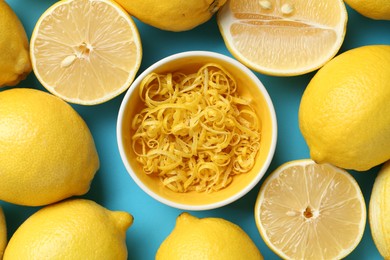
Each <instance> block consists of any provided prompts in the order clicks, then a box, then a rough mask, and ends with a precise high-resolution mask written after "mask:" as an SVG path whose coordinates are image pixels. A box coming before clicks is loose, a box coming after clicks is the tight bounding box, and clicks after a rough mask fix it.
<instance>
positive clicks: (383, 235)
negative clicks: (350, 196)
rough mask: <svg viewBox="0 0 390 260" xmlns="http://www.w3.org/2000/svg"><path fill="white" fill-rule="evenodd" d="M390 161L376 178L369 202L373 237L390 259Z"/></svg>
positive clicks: (381, 250) (381, 251) (385, 257)
mask: <svg viewBox="0 0 390 260" xmlns="http://www.w3.org/2000/svg"><path fill="white" fill-rule="evenodd" d="M389 216H390V161H388V162H387V163H385V164H384V165H383V166H382V168H381V170H380V171H379V173H378V176H377V177H376V179H375V182H374V186H373V188H372V193H371V198H370V204H369V222H370V228H371V234H372V238H373V239H374V242H375V245H376V247H377V248H378V250H379V252H380V254H381V255H382V256H383V258H384V259H390V221H389Z"/></svg>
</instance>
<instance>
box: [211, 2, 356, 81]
mask: <svg viewBox="0 0 390 260" xmlns="http://www.w3.org/2000/svg"><path fill="white" fill-rule="evenodd" d="M347 20H348V17H347V11H346V8H345V5H344V2H343V1H342V0H329V1H307V0H297V1H276V0H259V1H240V0H228V1H227V2H226V4H225V5H224V6H223V7H222V8H221V10H220V11H219V12H218V18H217V21H218V25H219V30H220V31H221V34H222V36H223V39H224V41H225V44H226V46H227V48H228V49H229V51H230V52H231V53H232V55H233V56H234V57H235V58H237V59H238V60H239V61H241V62H242V63H244V64H245V65H247V66H248V67H250V68H251V69H253V70H255V71H258V72H261V73H264V74H269V75H278V76H291V75H300V74H304V73H308V72H310V71H313V70H315V69H318V68H320V67H321V66H323V65H324V64H325V63H326V62H327V61H329V60H330V59H331V58H332V57H333V56H335V55H336V53H337V52H338V50H339V49H340V47H341V45H342V43H343V41H344V36H345V31H346V24H347Z"/></svg>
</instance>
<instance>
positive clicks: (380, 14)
mask: <svg viewBox="0 0 390 260" xmlns="http://www.w3.org/2000/svg"><path fill="white" fill-rule="evenodd" d="M345 2H346V3H347V4H348V5H349V6H350V7H351V8H352V9H354V10H355V11H357V12H358V13H360V14H361V15H363V16H366V17H368V18H371V19H375V20H390V1H389V0H370V1H364V0H345Z"/></svg>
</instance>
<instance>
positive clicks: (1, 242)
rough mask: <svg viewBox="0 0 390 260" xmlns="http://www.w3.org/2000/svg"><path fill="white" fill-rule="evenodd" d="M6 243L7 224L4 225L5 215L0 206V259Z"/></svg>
mask: <svg viewBox="0 0 390 260" xmlns="http://www.w3.org/2000/svg"><path fill="white" fill-rule="evenodd" d="M6 245H7V226H6V225H5V217H4V213H3V210H2V208H1V207H0V259H3V253H4V249H5V246H6Z"/></svg>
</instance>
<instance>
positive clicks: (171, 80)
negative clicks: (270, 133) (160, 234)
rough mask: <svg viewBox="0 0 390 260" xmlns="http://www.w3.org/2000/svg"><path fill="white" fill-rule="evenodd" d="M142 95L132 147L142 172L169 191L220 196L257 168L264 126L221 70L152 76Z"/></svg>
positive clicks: (209, 68)
mask: <svg viewBox="0 0 390 260" xmlns="http://www.w3.org/2000/svg"><path fill="white" fill-rule="evenodd" d="M139 95H140V98H141V100H142V101H143V102H144V103H145V107H144V108H143V109H142V110H141V111H140V112H139V113H138V114H137V115H136V116H135V117H134V118H133V121H132V128H133V130H134V131H135V132H134V135H133V137H132V147H133V150H134V152H135V154H136V156H137V161H138V162H139V163H140V164H141V165H142V168H143V171H144V172H145V173H146V174H150V175H155V176H158V177H159V178H160V179H161V181H162V183H163V185H164V186H166V187H167V188H169V189H171V190H173V191H175V192H188V191H197V192H212V191H217V190H220V189H223V188H225V187H227V186H228V185H229V184H230V183H231V182H232V179H233V176H234V175H236V174H241V173H246V172H248V171H250V170H251V169H252V168H253V166H254V163H255V156H256V154H257V152H258V150H259V149H260V129H261V121H260V119H259V117H258V116H257V115H256V113H255V111H254V109H253V108H252V106H251V104H250V101H249V100H247V99H245V98H243V97H240V96H239V95H238V93H237V83H236V81H235V80H234V78H233V77H232V76H231V75H230V74H229V72H227V71H226V69H224V68H223V67H222V66H220V65H218V64H213V63H210V64H206V65H205V66H203V67H201V68H200V69H199V70H198V71H197V72H196V73H192V74H189V75H186V74H184V73H181V72H173V73H167V74H157V73H151V74H149V75H147V76H146V77H145V78H144V79H143V81H142V82H141V84H140V90H139Z"/></svg>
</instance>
